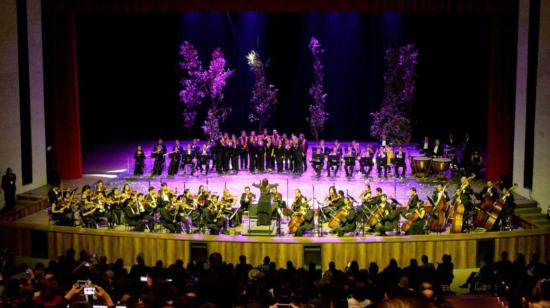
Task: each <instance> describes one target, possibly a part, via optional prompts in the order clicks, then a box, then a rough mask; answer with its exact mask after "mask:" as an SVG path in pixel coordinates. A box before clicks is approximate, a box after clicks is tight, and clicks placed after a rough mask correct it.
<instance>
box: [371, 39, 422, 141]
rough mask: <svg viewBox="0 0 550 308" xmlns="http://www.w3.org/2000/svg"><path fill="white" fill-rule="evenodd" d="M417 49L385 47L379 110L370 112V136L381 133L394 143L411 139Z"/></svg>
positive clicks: (376, 135)
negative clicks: (381, 97) (384, 69)
mask: <svg viewBox="0 0 550 308" xmlns="http://www.w3.org/2000/svg"><path fill="white" fill-rule="evenodd" d="M417 58H418V50H417V49H416V48H415V47H414V45H412V44H409V45H405V46H403V47H401V48H399V49H394V48H389V49H387V50H386V61H387V62H388V66H387V68H386V71H385V72H384V85H385V87H384V97H383V100H382V105H381V107H380V110H379V111H377V112H373V113H371V116H372V117H373V123H372V125H371V127H370V133H371V135H372V136H373V137H379V136H380V135H382V134H385V135H386V137H387V138H388V140H389V141H390V142H392V143H394V144H403V143H408V142H409V141H410V140H411V135H412V127H411V119H410V117H411V115H410V114H411V106H410V105H411V101H412V99H413V97H414V91H415V79H414V76H415V73H414V72H415V68H416V64H417Z"/></svg>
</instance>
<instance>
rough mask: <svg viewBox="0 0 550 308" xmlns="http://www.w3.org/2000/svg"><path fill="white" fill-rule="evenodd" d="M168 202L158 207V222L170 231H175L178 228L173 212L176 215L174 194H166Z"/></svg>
mask: <svg viewBox="0 0 550 308" xmlns="http://www.w3.org/2000/svg"><path fill="white" fill-rule="evenodd" d="M168 200H169V203H167V205H166V206H163V207H161V208H159V210H158V211H159V214H160V218H159V223H160V224H161V225H162V226H163V227H164V228H165V229H166V230H168V231H170V233H175V232H176V230H177V229H178V226H177V224H176V219H175V215H174V212H175V211H176V215H177V205H176V196H174V195H172V194H170V195H169V196H168Z"/></svg>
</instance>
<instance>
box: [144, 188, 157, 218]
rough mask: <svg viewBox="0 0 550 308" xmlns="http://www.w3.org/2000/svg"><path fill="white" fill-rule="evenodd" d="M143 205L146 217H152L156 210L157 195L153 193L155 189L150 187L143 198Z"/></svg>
mask: <svg viewBox="0 0 550 308" xmlns="http://www.w3.org/2000/svg"><path fill="white" fill-rule="evenodd" d="M143 199H144V200H143V203H144V205H145V212H146V213H147V215H150V216H153V215H154V214H155V211H156V208H157V199H158V195H157V193H156V192H155V187H153V186H150V187H149V190H148V191H147V194H146V195H145V196H144V198H143Z"/></svg>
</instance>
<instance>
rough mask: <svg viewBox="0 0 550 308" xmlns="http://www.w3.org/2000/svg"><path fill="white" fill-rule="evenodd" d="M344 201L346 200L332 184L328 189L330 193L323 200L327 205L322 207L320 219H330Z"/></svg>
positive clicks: (323, 220)
mask: <svg viewBox="0 0 550 308" xmlns="http://www.w3.org/2000/svg"><path fill="white" fill-rule="evenodd" d="M343 202H344V200H343V198H342V196H341V195H340V194H339V193H338V192H336V187H334V186H330V187H329V189H328V195H327V196H326V197H325V200H324V202H323V203H324V204H325V207H323V208H322V209H321V216H320V220H321V221H322V222H325V221H329V220H330V219H331V218H332V217H333V216H334V214H336V212H337V211H338V210H339V209H340V207H341V206H342V205H343Z"/></svg>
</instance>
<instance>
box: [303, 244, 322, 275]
mask: <svg viewBox="0 0 550 308" xmlns="http://www.w3.org/2000/svg"><path fill="white" fill-rule="evenodd" d="M321 252H322V250H321V245H304V268H306V269H307V268H308V267H309V263H310V262H313V263H315V268H316V269H321V268H322V265H323V259H322V258H321Z"/></svg>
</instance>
